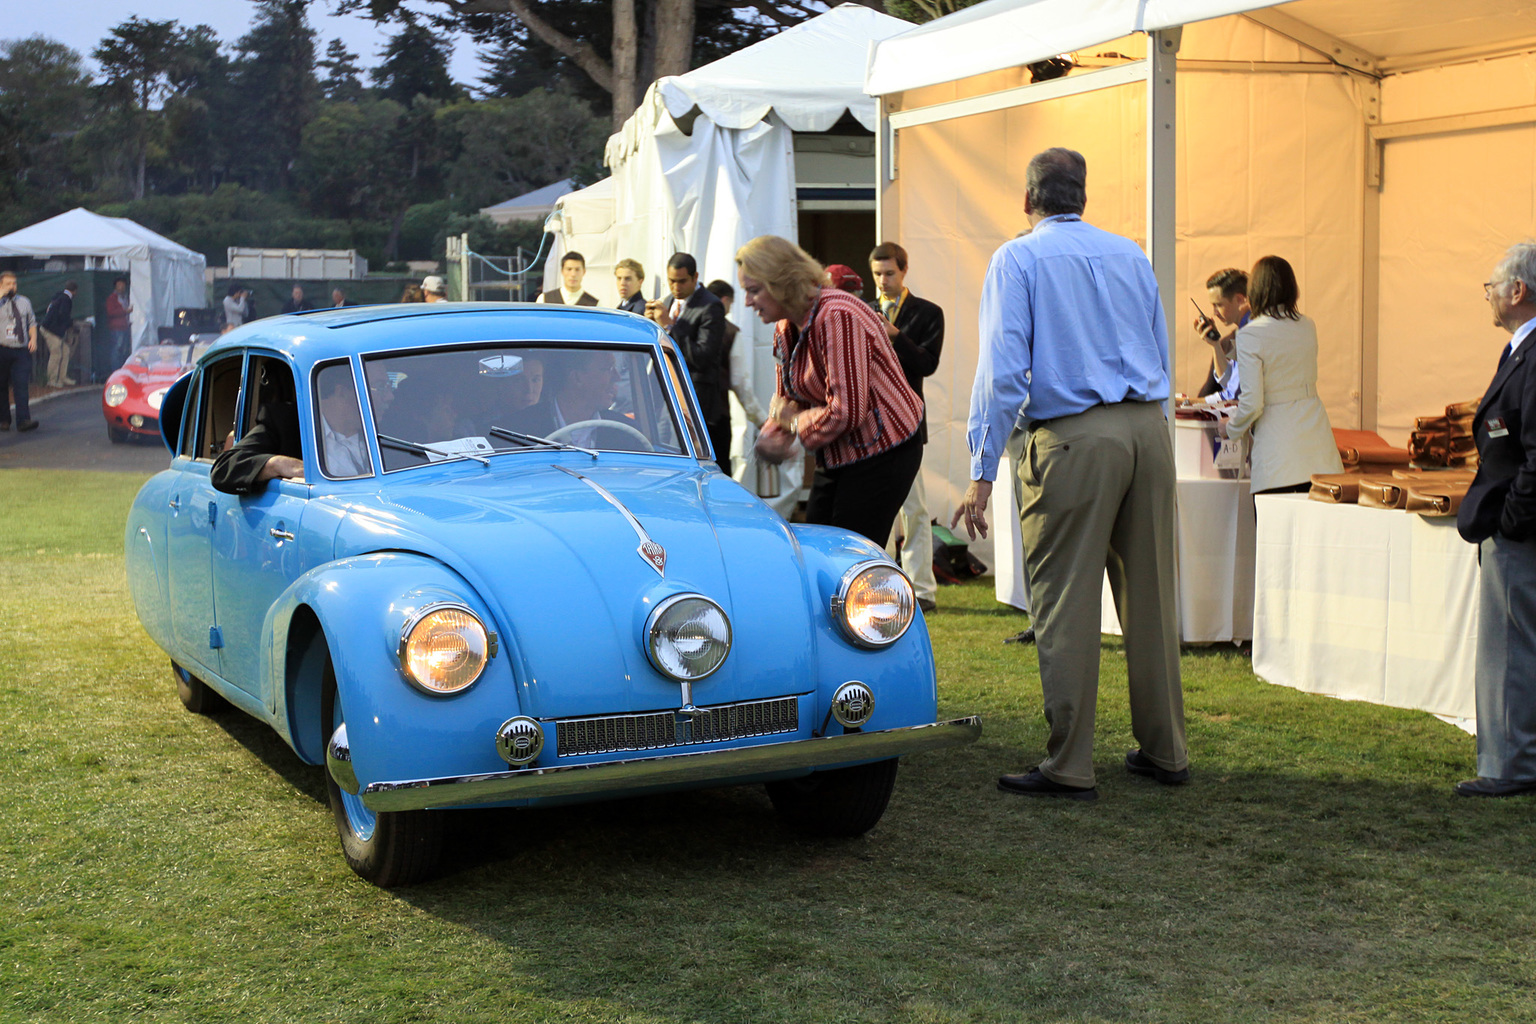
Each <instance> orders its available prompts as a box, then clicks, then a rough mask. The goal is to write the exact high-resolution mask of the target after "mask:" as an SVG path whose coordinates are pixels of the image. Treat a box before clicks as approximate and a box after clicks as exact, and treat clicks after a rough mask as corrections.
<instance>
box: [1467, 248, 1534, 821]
mask: <svg viewBox="0 0 1536 1024" xmlns="http://www.w3.org/2000/svg"><path fill="white" fill-rule="evenodd" d="M1483 292H1484V294H1485V295H1486V297H1487V299H1488V305H1489V306H1490V307H1492V309H1493V321H1494V323H1495V324H1497V325H1498V326H1500V327H1502V328H1503V329H1504V330H1506V331H1508V332H1510V334H1511V335H1512V337H1511V338H1510V342H1509V345H1508V346H1507V347H1506V348H1505V349H1504V351H1503V353H1502V354H1501V355H1500V356H1499V368H1498V370H1497V372H1495V373H1494V375H1493V383H1491V384H1489V385H1488V391H1487V393H1485V394H1484V395H1483V400H1482V403H1481V404H1480V405H1479V406H1478V409H1477V415H1476V416H1475V417H1473V420H1472V432H1473V436H1474V437H1475V438H1476V440H1477V454H1478V466H1477V476H1476V478H1475V479H1474V480H1473V481H1472V486H1471V487H1470V488H1468V490H1467V495H1466V497H1465V498H1463V499H1462V502H1461V509H1460V511H1459V512H1458V513H1457V516H1456V526H1457V528H1458V529H1459V530H1460V531H1461V535H1462V537H1464V538H1465V539H1466V540H1468V541H1471V542H1472V543H1474V544H1476V545H1478V561H1479V563H1480V565H1481V572H1480V581H1479V584H1478V591H1479V601H1478V618H1479V622H1478V631H1477V669H1476V672H1475V675H1474V687H1475V691H1476V694H1477V778H1475V779H1470V780H1468V781H1466V782H1462V783H1458V784H1457V786H1456V792H1457V793H1460V794H1461V795H1462V796H1490V797H1499V796H1515V795H1518V794H1521V793H1532V792H1536V368H1533V367H1532V363H1533V362H1536V348H1533V347H1532V346H1533V345H1536V342H1532V340H1531V335H1532V334H1533V333H1536V244H1532V243H1529V242H1524V243H1521V244H1519V245H1515V246H1512V247H1511V248H1510V250H1509V252H1508V253H1506V254H1505V256H1504V259H1503V261H1502V262H1500V263H1499V265H1498V267H1497V268H1496V269H1495V270H1494V272H1493V278H1492V280H1490V281H1489V282H1488V283H1487V284H1485V285H1483Z"/></svg>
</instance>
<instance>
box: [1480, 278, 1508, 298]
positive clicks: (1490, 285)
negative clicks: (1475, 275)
mask: <svg viewBox="0 0 1536 1024" xmlns="http://www.w3.org/2000/svg"><path fill="white" fill-rule="evenodd" d="M1503 283H1504V282H1503V281H1484V282H1483V298H1485V299H1486V298H1488V296H1490V295H1492V294H1493V290H1494V289H1495V288H1497V287H1498V286H1499V285H1501V284H1503Z"/></svg>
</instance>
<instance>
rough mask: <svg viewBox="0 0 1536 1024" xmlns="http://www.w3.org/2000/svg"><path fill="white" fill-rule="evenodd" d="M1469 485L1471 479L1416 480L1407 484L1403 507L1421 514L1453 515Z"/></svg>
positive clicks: (1470, 484)
mask: <svg viewBox="0 0 1536 1024" xmlns="http://www.w3.org/2000/svg"><path fill="white" fill-rule="evenodd" d="M1439 475H1440V474H1436V476H1439ZM1470 486H1472V481H1471V480H1459V481H1442V482H1433V483H1431V482H1428V481H1418V480H1416V481H1414V482H1413V483H1411V484H1409V485H1408V490H1407V494H1406V496H1405V497H1404V500H1403V507H1404V508H1405V509H1406V510H1407V511H1409V512H1417V513H1418V514H1419V515H1421V516H1454V515H1455V514H1456V510H1457V509H1459V508H1460V507H1461V499H1462V498H1464V497H1466V495H1467V488H1468V487H1470Z"/></svg>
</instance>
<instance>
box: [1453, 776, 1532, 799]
mask: <svg viewBox="0 0 1536 1024" xmlns="http://www.w3.org/2000/svg"><path fill="white" fill-rule="evenodd" d="M1523 793H1536V779H1523V780H1516V779H1483V778H1477V779H1468V780H1467V781H1466V782H1458V783H1456V795H1457V796H1520V795H1521V794H1523Z"/></svg>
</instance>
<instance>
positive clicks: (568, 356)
mask: <svg viewBox="0 0 1536 1024" xmlns="http://www.w3.org/2000/svg"><path fill="white" fill-rule="evenodd" d="M614 355H615V354H614V353H613V352H611V351H586V352H584V351H580V350H576V351H570V352H550V353H548V354H547V355H546V356H545V357H544V369H543V374H544V378H543V379H544V382H545V386H544V387H543V388H542V394H541V395H540V397H539V400H538V401H537V402H535V403H534V404H533V405H530V406H528V407H527V408H526V409H522V410H520V411H518V412H517V413H516V414H515V415H514V416H513V417H512V427H513V429H514V430H518V431H521V432H522V433H525V434H533V435H535V436H537V437H548V436H549V435H550V434H552V433H554V432H555V431H556V430H559V429H560V428H562V427H567V426H570V425H571V424H572V423H582V422H585V421H587V420H609V421H612V422H614V423H626V424H627V423H628V422H629V421H628V420H626V419H625V418H624V416H623V415H621V414H620V413H616V412H614V411H613V403H614V399H615V398H616V397H617V395H618V386H619V364H618V362H617V361H616V360H615V359H614ZM566 440H567V441H568V442H569V443H571V444H574V445H579V446H581V447H583V448H593V447H598V446H601V447H604V448H619V449H623V450H627V449H628V448H630V447H631V444H632V441H631V442H626V441H625V440H624V437H623V435H622V434H621V432H619V431H616V430H609V429H605V428H603V427H598V426H592V427H583V428H582V429H580V430H577V431H575V432H573V433H572V434H571V436H570V437H569V438H567V439H566Z"/></svg>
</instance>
